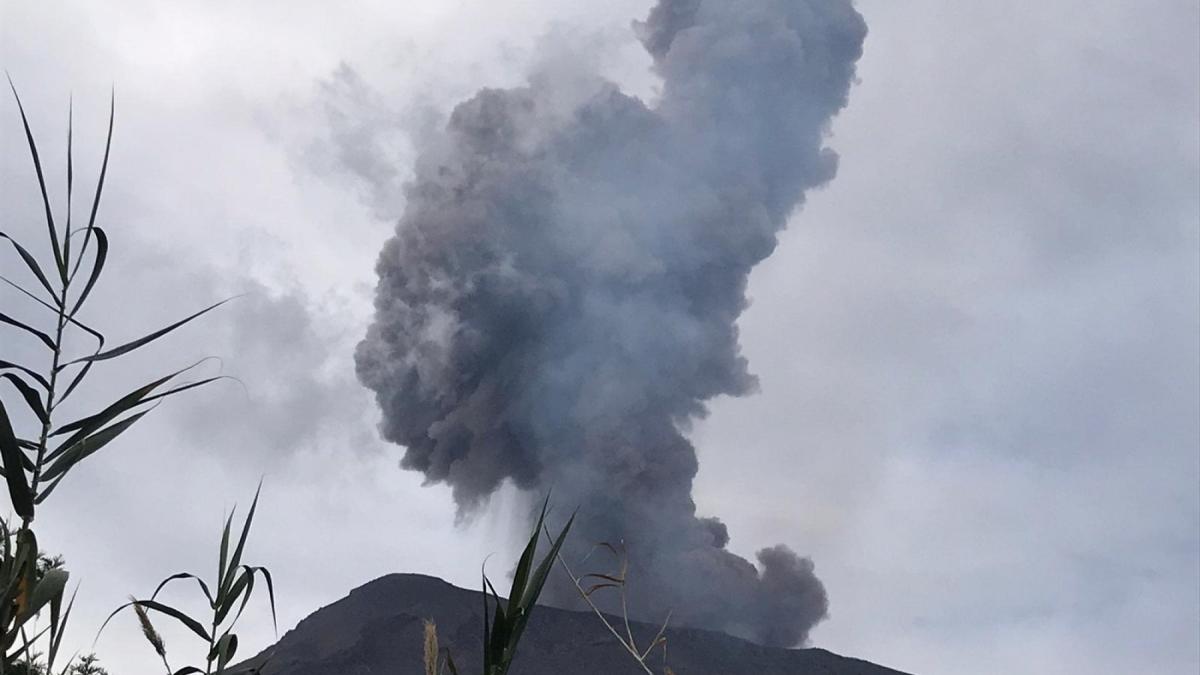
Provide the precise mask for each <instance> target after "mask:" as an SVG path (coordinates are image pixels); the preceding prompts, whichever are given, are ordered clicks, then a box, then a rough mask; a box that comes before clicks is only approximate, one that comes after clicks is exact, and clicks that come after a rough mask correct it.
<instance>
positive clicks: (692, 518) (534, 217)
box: [356, 0, 866, 646]
mask: <svg viewBox="0 0 1200 675" xmlns="http://www.w3.org/2000/svg"><path fill="white" fill-rule="evenodd" d="M634 27H635V29H636V30H637V32H638V36H639V37H640V38H641V40H642V43H643V44H644V45H645V47H646V49H647V50H648V51H649V52H650V54H651V55H652V57H653V59H654V68H655V70H656V72H657V74H658V75H659V76H660V77H661V78H662V90H661V98H660V100H659V101H658V102H657V103H656V104H654V105H653V106H651V105H647V104H646V103H645V102H643V101H642V100H640V99H638V98H635V97H631V96H628V95H626V94H624V93H622V92H621V91H620V89H619V88H618V87H617V86H615V85H614V84H612V83H610V82H606V81H604V80H602V79H601V78H599V77H597V76H592V75H589V74H587V73H581V72H579V69H578V68H572V66H571V64H561V63H559V64H556V65H555V66H554V67H552V68H547V69H543V70H542V71H540V72H539V73H538V74H537V75H535V76H533V77H531V79H530V81H529V84H528V85H527V86H524V87H521V88H515V89H505V90H496V89H485V90H482V91H480V92H479V93H478V94H476V95H475V96H474V97H473V98H471V99H470V100H468V101H466V102H464V103H462V104H460V105H459V106H458V107H457V108H456V109H455V110H454V112H453V114H452V115H451V117H450V120H449V122H448V124H447V126H446V129H445V133H444V134H441V135H439V136H437V137H436V138H431V139H424V140H423V141H422V147H421V153H420V156H419V159H418V161H417V166H416V175H415V178H414V180H413V182H412V183H411V184H410V185H409V186H408V187H407V205H406V211H405V213H404V216H403V217H402V219H401V220H400V222H399V224H398V226H397V229H396V235H395V236H394V237H393V238H392V239H391V240H389V241H388V242H387V244H386V245H385V247H384V249H383V252H382V254H381V255H380V258H379V263H378V269H377V271H378V274H379V286H378V289H377V291H376V298H375V307H376V314H375V320H374V323H373V324H372V325H371V327H370V330H369V331H368V334H367V337H366V339H365V340H363V342H362V343H361V344H360V345H359V347H358V351H357V354H356V358H357V365H358V375H359V378H360V379H361V380H362V382H363V383H364V384H365V385H366V386H368V387H370V388H371V389H373V390H374V391H375V392H376V396H377V400H378V402H379V405H380V407H381V408H382V410H383V423H382V432H383V435H384V436H385V437H386V438H387V439H389V440H391V441H394V442H396V443H398V444H401V445H403V446H404V447H405V448H406V450H405V454H404V459H403V466H404V467H406V468H409V469H415V470H418V471H421V472H423V473H424V474H425V476H426V477H427V478H428V479H429V480H430V481H434V482H445V483H447V484H449V485H450V486H451V487H452V488H453V493H454V497H455V499H456V500H457V502H458V503H459V505H460V507H461V508H463V509H464V510H470V509H471V508H473V507H476V506H478V505H479V504H481V503H482V501H483V500H485V499H486V497H487V496H488V495H490V494H491V493H492V492H493V491H494V490H496V489H497V487H499V486H500V485H501V483H502V482H504V481H505V480H506V479H508V480H511V481H512V482H514V483H515V484H516V485H517V486H519V487H521V488H524V489H526V490H531V491H536V492H537V493H538V494H541V493H543V492H545V491H547V490H549V489H553V491H554V495H555V497H554V501H555V503H556V504H558V505H560V506H567V507H575V506H578V507H579V518H580V519H579V521H578V525H577V529H576V530H575V531H574V532H575V533H574V537H573V540H574V541H575V542H576V543H577V545H578V547H579V548H582V549H586V547H587V544H588V543H590V542H595V541H616V540H624V541H625V542H626V544H627V546H628V550H629V552H630V555H631V563H632V572H631V577H632V580H633V581H632V584H633V585H632V587H631V589H630V590H631V593H632V596H633V598H634V600H635V605H634V607H633V613H634V614H635V615H638V616H645V617H648V618H659V619H661V616H662V614H663V613H664V612H665V611H666V610H668V609H670V610H672V611H673V612H674V617H675V618H674V620H673V621H674V622H675V623H683V624H689V625H695V626H703V627H709V628H715V629H720V630H725V631H728V632H730V633H734V634H739V635H743V636H747V637H752V638H754V639H757V640H759V641H761V642H763V643H767V644H772V645H785V646H791V645H794V644H797V643H799V642H802V641H804V640H805V639H806V637H807V635H808V632H809V629H810V628H811V627H812V626H813V625H814V624H816V623H817V622H818V621H820V620H821V619H822V618H823V617H824V616H825V615H826V609H827V602H826V596H825V590H824V588H823V586H822V584H821V582H820V581H819V580H818V579H817V578H816V576H815V575H814V573H813V565H812V562H811V561H810V560H808V559H806V558H801V557H799V556H797V555H796V554H795V553H793V552H792V551H791V550H790V549H788V548H787V547H785V546H782V545H780V546H776V547H773V548H768V549H765V550H762V551H760V552H759V553H758V555H757V558H758V565H757V566H755V565H754V564H752V563H750V562H749V561H747V560H745V559H743V558H741V557H739V556H737V555H734V554H733V553H730V552H729V551H727V550H726V549H725V545H726V543H727V542H728V541H729V534H728V532H727V530H726V528H725V526H724V525H723V524H722V523H721V522H720V521H719V520H717V519H715V518H698V517H697V516H696V512H695V511H696V509H695V503H694V502H693V501H692V495H691V493H692V481H693V478H694V477H695V475H696V470H697V460H696V452H695V449H694V448H693V447H692V445H691V443H690V442H689V441H688V439H687V438H686V437H685V436H684V432H685V431H686V430H687V427H688V425H689V423H690V421H691V420H694V419H696V418H698V417H701V416H703V415H704V414H705V410H706V409H705V403H706V401H708V400H709V399H711V398H713V397H714V396H717V395H720V394H726V395H731V396H740V395H743V394H747V393H749V392H752V391H753V390H754V389H755V386H756V381H755V379H754V377H753V376H752V375H751V374H750V373H749V372H748V370H747V363H746V359H745V358H744V357H743V356H741V354H740V348H739V345H738V333H737V326H736V320H737V318H738V315H739V314H740V313H741V312H742V310H743V309H745V307H746V283H747V276H748V274H749V272H750V270H751V269H752V268H753V267H754V265H755V264H756V263H758V262H759V261H761V260H763V259H764V258H766V257H767V256H768V255H770V254H771V252H772V250H773V249H774V248H775V246H776V243H777V236H778V233H779V232H780V230H781V229H782V228H783V227H784V225H785V224H786V222H787V219H788V216H789V214H790V213H791V212H792V211H793V210H794V209H796V208H797V207H798V206H799V205H800V204H801V203H802V202H803V199H804V193H805V191H806V190H807V189H809V188H812V187H814V186H818V185H821V184H823V183H825V182H827V181H828V180H830V179H831V178H832V177H833V175H834V172H835V169H836V164H837V161H836V159H837V158H836V155H835V154H834V153H833V152H831V151H830V150H828V149H827V148H825V147H824V145H823V141H824V138H825V136H826V133H827V129H828V125H829V122H830V119H831V118H832V117H833V116H834V115H835V114H836V113H837V112H838V111H839V110H840V109H841V108H842V107H844V106H845V105H846V99H847V94H848V91H849V88H850V86H851V84H852V82H853V81H854V73H855V62H856V61H857V60H858V58H859V56H860V55H861V51H862V42H863V39H864V37H865V35H866V26H865V23H864V22H863V19H862V17H861V16H860V15H859V14H858V13H857V12H856V11H855V9H854V8H853V6H852V5H851V2H850V0H660V1H659V2H658V4H657V6H656V7H654V9H653V11H652V12H651V13H650V16H649V18H648V19H647V20H646V21H645V22H642V23H636V24H635V26H634ZM729 451H732V452H736V451H737V449H736V448H730V449H729ZM552 592H553V593H560V592H561V589H557V590H554V591H552ZM558 600H559V601H562V602H565V601H567V600H568V598H566V597H565V596H562V595H560V596H559V597H558Z"/></svg>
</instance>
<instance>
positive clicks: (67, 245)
mask: <svg viewBox="0 0 1200 675" xmlns="http://www.w3.org/2000/svg"><path fill="white" fill-rule="evenodd" d="M74 146H75V97H74V96H72V97H70V98H69V99H67V226H66V230H65V231H66V234H65V235H64V236H63V256H62V257H63V281H64V282H65V281H66V280H67V276H66V269H67V266H69V265H70V264H71V197H73V196H74V193H75V153H74V152H73V150H74ZM64 287H65V286H64Z"/></svg>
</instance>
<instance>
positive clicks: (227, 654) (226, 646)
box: [216, 633, 238, 675]
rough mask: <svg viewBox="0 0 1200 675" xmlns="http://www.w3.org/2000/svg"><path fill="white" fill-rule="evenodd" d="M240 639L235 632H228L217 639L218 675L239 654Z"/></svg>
mask: <svg viewBox="0 0 1200 675" xmlns="http://www.w3.org/2000/svg"><path fill="white" fill-rule="evenodd" d="M237 647H238V639H237V636H236V635H234V634H233V633H226V634H224V635H222V636H221V639H220V640H217V644H216V651H217V654H216V656H217V673H218V675H219V674H220V673H222V672H224V670H225V666H226V665H227V664H228V663H229V661H230V660H231V659H233V657H234V655H235V654H237Z"/></svg>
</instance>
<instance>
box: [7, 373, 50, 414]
mask: <svg viewBox="0 0 1200 675" xmlns="http://www.w3.org/2000/svg"><path fill="white" fill-rule="evenodd" d="M0 380H8V381H9V382H10V383H12V385H13V386H14V387H16V388H17V391H18V392H20V393H21V398H23V399H25V405H27V406H29V409H30V410H31V411H33V414H34V415H36V416H37V418H38V420H40V421H41V423H42V424H49V423H50V416H49V415H47V414H46V407H45V406H43V405H42V399H41V397H40V396H38V393H37V390H35V389H34V388H33V387H31V386H29V385H28V384H26V383H25V380H22V379H21V378H20V377H18V376H16V375H14V374H12V373H3V374H0Z"/></svg>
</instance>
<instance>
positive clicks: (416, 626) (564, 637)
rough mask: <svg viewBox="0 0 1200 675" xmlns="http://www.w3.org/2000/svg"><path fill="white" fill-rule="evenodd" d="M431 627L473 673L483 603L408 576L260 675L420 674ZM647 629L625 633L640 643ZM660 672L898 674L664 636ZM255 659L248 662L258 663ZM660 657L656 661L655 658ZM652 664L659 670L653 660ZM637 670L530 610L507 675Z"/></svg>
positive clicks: (378, 590) (309, 636)
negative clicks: (665, 667) (665, 668)
mask: <svg viewBox="0 0 1200 675" xmlns="http://www.w3.org/2000/svg"><path fill="white" fill-rule="evenodd" d="M426 618H430V619H433V620H434V621H436V622H437V625H438V633H439V636H440V639H441V644H442V646H444V647H449V648H450V649H451V651H452V653H453V654H454V658H455V661H456V662H457V663H458V665H459V669H460V671H461V672H463V673H464V675H465V674H468V673H478V672H479V670H480V665H481V664H480V661H481V658H480V656H479V652H480V645H481V643H482V634H483V601H482V599H481V596H480V595H479V593H478V592H476V591H468V590H464V589H461V588H458V587H456V586H451V585H450V584H448V583H446V582H444V581H442V580H440V579H436V578H434V577H427V576H422V575H415V574H393V575H389V576H386V577H383V578H380V579H376V580H375V581H372V582H371V583H369V584H366V585H364V586H362V587H359V588H357V589H355V590H353V591H351V593H350V595H349V596H347V597H345V598H343V599H341V600H339V601H337V602H335V603H333V604H332V605H329V606H328V607H325V608H323V609H320V610H318V611H317V612H315V613H313V614H312V615H311V616H309V617H308V618H307V619H304V620H303V621H301V622H300V624H299V625H297V626H296V628H295V629H293V630H291V631H288V633H287V634H286V635H284V636H283V638H282V639H281V640H280V641H279V643H278V645H276V648H275V655H274V657H273V658H272V659H271V660H270V662H269V663H268V665H267V667H266V668H265V669H264V670H263V673H264V675H407V674H409V673H413V674H417V673H421V672H422V670H421V650H422V634H423V620H424V619H426ZM656 630H657V629H656V627H654V626H651V625H648V624H633V631H634V635H635V636H636V637H638V638H639V640H640V641H641V642H643V643H645V642H649V640H650V638H651V637H652V636H653V635H654V633H655V632H656ZM667 637H668V647H669V652H668V655H669V663H670V665H671V667H672V668H673V669H674V670H675V671H676V672H677V673H678V674H679V675H784V674H788V675H794V674H812V675H903V674H902V673H899V671H895V670H891V669H889V668H884V667H882V666H877V665H875V664H872V663H868V662H866V661H861V660H858V659H851V658H846V657H843V656H838V655H836V654H833V653H831V652H828V651H825V650H823V649H777V648H771V647H762V646H759V645H756V644H753V643H751V642H747V641H745V640H740V639H738V638H734V637H730V636H728V635H724V634H722V633H715V632H712V631H705V630H694V629H687V628H680V629H673V630H669V631H668V632H667ZM260 658H261V655H260V657H256V658H255V659H252V660H251V661H249V662H247V664H246V665H253V664H256V663H258V662H259V659H260ZM659 658H660V657H659ZM656 662H661V661H658V660H657V659H656ZM641 672H642V671H641V670H640V669H638V668H637V667H636V666H635V665H632V660H631V659H630V657H629V656H628V655H627V654H626V653H625V652H624V651H623V650H622V649H621V647H620V646H619V645H618V644H617V642H616V641H615V640H614V639H613V637H612V636H611V635H609V634H608V632H607V631H606V630H605V629H604V627H603V625H602V624H601V623H600V621H599V619H597V618H596V617H595V615H593V614H589V613H585V612H570V611H566V610H561V609H555V608H552V607H539V608H538V610H537V612H535V613H534V615H533V617H532V619H531V620H530V626H529V628H528V630H527V631H526V634H525V638H524V640H523V641H522V643H521V647H520V652H519V653H518V655H517V660H516V661H515V662H514V664H513V673H514V675H562V674H564V673H571V674H574V675H626V674H628V675H636V674H638V673H641Z"/></svg>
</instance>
